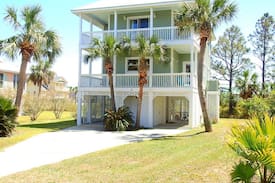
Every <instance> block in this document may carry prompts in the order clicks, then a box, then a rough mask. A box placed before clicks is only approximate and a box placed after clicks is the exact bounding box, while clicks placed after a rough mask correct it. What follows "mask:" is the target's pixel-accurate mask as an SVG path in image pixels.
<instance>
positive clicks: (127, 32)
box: [80, 26, 198, 48]
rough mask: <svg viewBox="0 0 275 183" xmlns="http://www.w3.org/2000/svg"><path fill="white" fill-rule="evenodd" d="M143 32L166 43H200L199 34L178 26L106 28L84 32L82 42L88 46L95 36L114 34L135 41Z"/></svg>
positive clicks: (101, 36)
mask: <svg viewBox="0 0 275 183" xmlns="http://www.w3.org/2000/svg"><path fill="white" fill-rule="evenodd" d="M140 34H142V35H143V36H144V37H145V38H150V36H151V35H154V36H157V37H158V39H159V40H160V41H161V42H162V43H165V44H169V43H171V44H175V43H177V42H178V43H181V44H182V43H184V42H185V43H191V42H193V41H195V42H196V43H197V44H198V36H197V35H196V34H194V33H193V32H192V31H190V29H188V28H186V29H185V30H182V31H180V30H179V28H178V27H175V26H170V27H154V28H139V29H120V30H105V31H95V32H82V33H81V39H80V44H81V46H82V47H84V48H85V47H88V46H90V44H91V41H92V39H93V38H99V39H102V38H104V36H107V35H112V36H114V37H116V38H117V40H121V39H122V38H123V37H125V36H126V37H128V38H130V40H131V41H135V40H136V37H137V36H138V35H140Z"/></svg>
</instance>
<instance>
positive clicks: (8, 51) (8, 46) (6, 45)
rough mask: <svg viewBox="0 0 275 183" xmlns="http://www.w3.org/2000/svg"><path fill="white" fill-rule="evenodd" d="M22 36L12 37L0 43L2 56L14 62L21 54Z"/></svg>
mask: <svg viewBox="0 0 275 183" xmlns="http://www.w3.org/2000/svg"><path fill="white" fill-rule="evenodd" d="M19 42H20V36H12V37H10V38H8V39H5V40H1V41H0V55H5V56H6V57H8V58H10V59H11V60H14V59H15V58H16V57H17V56H18V55H19V53H20V48H19V45H18V44H19Z"/></svg>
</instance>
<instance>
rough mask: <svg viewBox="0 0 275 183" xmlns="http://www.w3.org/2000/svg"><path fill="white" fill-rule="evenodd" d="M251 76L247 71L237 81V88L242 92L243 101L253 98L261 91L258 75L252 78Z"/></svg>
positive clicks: (254, 74) (253, 75)
mask: <svg viewBox="0 0 275 183" xmlns="http://www.w3.org/2000/svg"><path fill="white" fill-rule="evenodd" d="M249 76H250V74H249V70H246V71H244V72H243V74H242V75H241V76H240V77H238V78H237V80H236V87H237V88H238V89H239V90H240V97H242V98H243V99H248V98H252V96H253V95H254V94H257V92H258V90H259V86H258V84H257V79H258V76H257V74H256V73H253V74H252V75H251V76H250V77H249Z"/></svg>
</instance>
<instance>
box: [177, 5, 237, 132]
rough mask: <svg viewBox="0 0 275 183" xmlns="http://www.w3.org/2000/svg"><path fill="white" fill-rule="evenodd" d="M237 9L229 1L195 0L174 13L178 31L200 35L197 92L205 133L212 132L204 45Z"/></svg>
mask: <svg viewBox="0 0 275 183" xmlns="http://www.w3.org/2000/svg"><path fill="white" fill-rule="evenodd" d="M236 10H237V7H236V5H235V4H233V3H229V0H214V1H210V0H195V5H189V4H187V3H186V4H184V5H183V7H182V10H181V11H180V12H177V13H176V17H175V24H176V26H178V27H179V28H180V30H183V29H185V28H186V27H189V28H193V29H194V31H195V32H197V33H199V35H200V52H199V57H198V65H197V67H198V69H197V72H198V73H197V74H198V92H199V98H200V104H201V109H202V113H203V120H204V126H205V131H206V132H211V131H212V126H211V123H210V121H209V117H208V113H207V109H206V103H205V97H204V94H203V87H202V79H203V65H204V55H205V49H206V43H207V42H208V41H211V38H212V36H211V35H212V33H213V30H215V29H216V28H217V27H218V25H219V24H221V23H222V22H223V21H225V22H226V21H229V20H231V19H232V18H233V16H234V15H235V14H236Z"/></svg>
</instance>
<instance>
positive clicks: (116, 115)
mask: <svg viewBox="0 0 275 183" xmlns="http://www.w3.org/2000/svg"><path fill="white" fill-rule="evenodd" d="M132 124H133V119H132V112H131V111H130V109H129V107H126V106H122V107H120V108H118V110H117V112H114V111H112V110H109V111H107V112H106V113H105V115H104V126H105V129H106V130H110V131H123V130H127V129H128V128H129V127H130V126H131V125H132Z"/></svg>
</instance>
